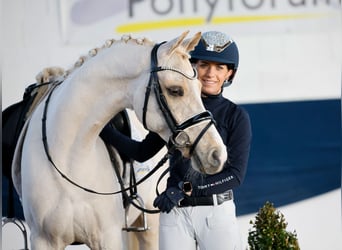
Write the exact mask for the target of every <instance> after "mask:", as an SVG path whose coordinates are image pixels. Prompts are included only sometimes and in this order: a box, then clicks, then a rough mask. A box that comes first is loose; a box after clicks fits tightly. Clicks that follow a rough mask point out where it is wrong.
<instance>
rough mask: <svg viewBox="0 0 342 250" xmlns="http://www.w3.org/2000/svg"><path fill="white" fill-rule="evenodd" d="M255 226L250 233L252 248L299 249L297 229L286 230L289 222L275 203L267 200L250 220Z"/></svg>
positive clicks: (254, 249) (268, 249)
mask: <svg viewBox="0 0 342 250" xmlns="http://www.w3.org/2000/svg"><path fill="white" fill-rule="evenodd" d="M250 224H252V225H253V228H252V229H250V230H249V233H248V245H249V247H250V249H251V250H278V249H279V250H299V249H300V248H299V245H298V240H297V234H296V231H294V232H288V231H286V227H287V223H286V221H285V217H284V215H283V214H282V213H280V212H279V211H277V210H276V209H275V208H274V206H273V204H272V203H270V202H266V203H265V205H264V206H263V207H262V208H260V210H259V212H258V213H257V214H256V216H255V221H252V220H251V221H250Z"/></svg>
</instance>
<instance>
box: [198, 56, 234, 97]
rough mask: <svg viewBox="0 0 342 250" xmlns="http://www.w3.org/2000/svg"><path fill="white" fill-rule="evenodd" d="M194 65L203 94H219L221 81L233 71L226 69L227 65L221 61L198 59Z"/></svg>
mask: <svg viewBox="0 0 342 250" xmlns="http://www.w3.org/2000/svg"><path fill="white" fill-rule="evenodd" d="M195 65H196V69H197V72H198V80H200V82H201V83H202V94H204V95H217V94H219V93H220V92H221V88H222V85H223V82H224V81H225V80H227V79H228V78H229V77H230V75H231V74H232V73H233V70H232V69H228V67H227V65H226V64H222V63H217V62H211V61H204V60H198V61H197V63H196V64H195Z"/></svg>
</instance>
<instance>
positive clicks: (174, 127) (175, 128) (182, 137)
mask: <svg viewBox="0 0 342 250" xmlns="http://www.w3.org/2000/svg"><path fill="white" fill-rule="evenodd" d="M163 43H165V42H163ZM163 43H159V44H156V45H155V46H154V47H153V49H152V52H151V74H150V79H149V82H148V85H147V87H146V92H145V101H144V107H143V125H144V127H145V129H148V128H147V125H146V113H147V105H148V100H149V97H150V94H151V89H152V88H153V90H154V94H155V96H156V99H157V102H158V105H159V108H160V110H161V111H162V113H163V115H164V118H165V121H166V123H167V125H168V126H169V128H170V130H171V132H172V136H171V137H170V142H169V143H171V144H172V145H173V146H174V147H176V148H184V147H189V146H190V147H191V148H190V155H191V154H192V153H193V151H194V149H195V147H196V145H197V144H198V142H199V140H200V139H201V138H202V136H203V135H204V134H205V132H206V131H207V130H208V129H209V127H210V126H211V125H212V124H214V123H215V121H214V119H213V116H212V114H211V113H210V112H209V111H208V110H206V111H204V112H202V113H199V114H196V115H194V116H193V117H190V118H189V119H187V120H186V121H184V122H182V123H181V124H178V123H177V122H176V120H175V118H174V116H173V115H172V113H171V111H170V109H169V106H168V105H167V101H166V98H165V96H164V94H163V92H162V90H161V87H160V83H159V79H158V75H157V72H159V71H165V70H170V71H174V72H177V73H179V74H181V75H182V76H184V77H185V78H187V79H189V80H196V79H197V71H196V70H195V69H193V70H194V75H193V76H189V75H187V74H185V73H184V72H182V71H180V70H178V69H175V68H172V67H166V66H158V58H157V50H158V48H159V47H160V45H162V44H163ZM205 120H209V122H208V124H207V125H206V126H205V127H204V128H203V129H202V131H201V132H200V134H199V135H198V136H197V138H196V139H195V141H194V142H193V143H192V145H191V143H190V139H189V136H188V134H187V133H186V132H185V131H184V130H185V129H187V128H189V127H191V126H194V125H196V124H197V123H200V122H202V121H205Z"/></svg>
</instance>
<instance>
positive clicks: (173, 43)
mask: <svg viewBox="0 0 342 250" xmlns="http://www.w3.org/2000/svg"><path fill="white" fill-rule="evenodd" d="M188 34H189V30H188V31H185V32H183V33H182V34H181V35H180V36H179V37H177V38H175V39H173V40H172V41H170V42H168V44H169V46H170V48H169V49H168V54H169V55H171V54H172V53H173V51H174V50H175V49H176V48H177V47H178V46H180V44H181V43H182V42H183V41H184V38H185V37H186V36H187V35H188Z"/></svg>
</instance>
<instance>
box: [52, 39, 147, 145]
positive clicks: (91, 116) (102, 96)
mask: <svg viewBox="0 0 342 250" xmlns="http://www.w3.org/2000/svg"><path fill="white" fill-rule="evenodd" d="M146 51H149V50H148V49H147V48H146V47H145V48H144V47H143V46H141V45H140V46H138V45H136V46H130V47H128V48H127V49H126V50H125V52H124V53H125V54H123V55H120V54H122V53H123V52H122V46H121V48H115V47H114V48H110V49H108V50H107V51H103V52H102V53H101V54H99V55H97V56H96V57H94V58H92V59H90V60H89V61H88V62H87V63H86V64H84V65H83V66H82V67H81V68H80V69H78V70H76V71H75V72H74V73H73V74H72V75H70V78H69V79H67V80H66V82H64V83H62V85H61V86H60V87H59V88H58V89H56V91H55V93H53V98H52V99H51V104H49V105H50V106H51V108H49V111H48V119H49V120H50V121H49V124H50V125H49V128H50V131H56V132H51V133H50V134H52V135H51V136H53V137H54V140H53V142H55V143H57V144H58V145H60V144H61V143H62V145H63V147H64V148H65V149H68V148H69V149H71V147H76V145H82V148H84V149H86V148H87V147H89V148H90V147H93V145H94V143H95V142H96V140H97V138H98V135H99V133H100V131H101V130H102V128H103V127H104V125H105V124H106V123H107V122H108V121H109V120H110V119H111V118H112V117H113V116H114V115H115V114H117V113H118V112H120V111H121V110H123V109H124V108H131V107H132V102H133V98H134V97H133V90H135V89H136V88H137V87H138V85H141V84H143V85H145V84H146V83H147V80H148V73H147V69H148V68H149V66H150V65H149V63H150V60H149V54H148V53H147V52H146ZM142 81H145V82H142ZM50 110H51V111H50Z"/></svg>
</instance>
